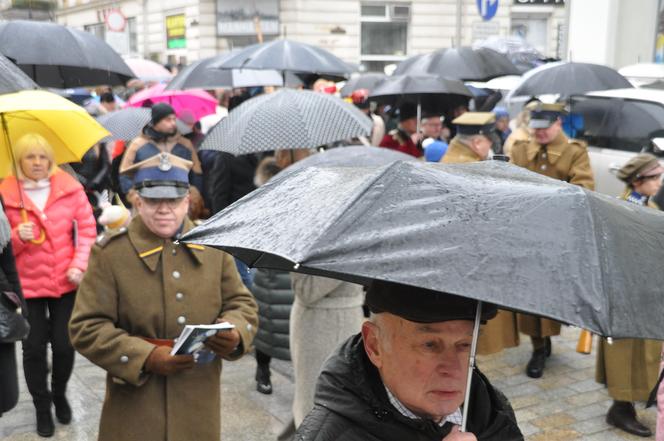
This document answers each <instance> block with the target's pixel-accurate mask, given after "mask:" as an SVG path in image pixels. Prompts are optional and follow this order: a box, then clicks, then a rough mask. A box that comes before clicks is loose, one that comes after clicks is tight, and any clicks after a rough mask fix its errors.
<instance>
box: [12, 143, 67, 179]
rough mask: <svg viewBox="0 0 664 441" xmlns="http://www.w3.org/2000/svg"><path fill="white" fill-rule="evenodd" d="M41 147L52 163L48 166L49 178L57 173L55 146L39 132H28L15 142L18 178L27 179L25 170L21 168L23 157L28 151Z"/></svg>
mask: <svg viewBox="0 0 664 441" xmlns="http://www.w3.org/2000/svg"><path fill="white" fill-rule="evenodd" d="M38 149H41V150H42V151H43V152H44V153H45V154H46V157H47V158H48V160H49V162H50V163H51V165H50V166H49V168H48V176H49V178H50V177H51V176H53V173H55V169H56V168H57V166H58V165H57V164H56V163H55V153H54V152H53V147H51V144H49V142H48V141H47V140H46V138H44V137H43V136H41V135H39V134H37V133H26V134H25V135H23V136H21V137H20V138H19V139H18V141H16V142H15V143H14V152H15V153H16V162H17V164H16V172H17V174H18V176H17V178H19V179H25V175H24V174H23V170H22V169H21V164H20V163H21V159H23V157H24V156H25V155H27V154H28V153H30V152H32V151H34V150H38Z"/></svg>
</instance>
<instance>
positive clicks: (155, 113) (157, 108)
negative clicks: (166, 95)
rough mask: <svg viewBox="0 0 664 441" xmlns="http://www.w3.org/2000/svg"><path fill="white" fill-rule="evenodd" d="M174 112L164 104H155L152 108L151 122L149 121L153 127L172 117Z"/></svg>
mask: <svg viewBox="0 0 664 441" xmlns="http://www.w3.org/2000/svg"><path fill="white" fill-rule="evenodd" d="M174 114H175V110H173V108H172V107H171V106H170V105H169V104H166V103H157V104H155V105H154V106H152V120H151V121H150V122H151V123H152V125H153V126H154V125H155V124H157V123H158V122H159V121H161V120H162V119H164V118H166V117H167V116H169V115H174Z"/></svg>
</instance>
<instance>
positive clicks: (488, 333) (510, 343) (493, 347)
mask: <svg viewBox="0 0 664 441" xmlns="http://www.w3.org/2000/svg"><path fill="white" fill-rule="evenodd" d="M480 160H481V158H480V157H479V156H478V155H477V154H476V153H475V152H473V151H472V150H471V149H469V148H468V147H467V146H466V145H464V144H463V143H462V142H460V141H459V140H458V139H456V138H454V139H452V141H451V142H450V145H449V147H448V149H447V152H446V153H445V155H444V156H443V158H442V159H441V162H443V163H446V164H456V163H465V162H477V161H480ZM516 325H517V323H516V314H515V313H513V312H510V311H503V310H498V315H497V316H496V317H495V318H493V319H492V320H489V321H488V322H487V324H486V325H482V328H481V329H480V338H479V340H478V343H477V344H478V346H477V353H478V354H480V355H488V354H493V353H495V352H500V351H502V350H503V349H506V348H513V347H516V346H519V330H518V328H517V326H516Z"/></svg>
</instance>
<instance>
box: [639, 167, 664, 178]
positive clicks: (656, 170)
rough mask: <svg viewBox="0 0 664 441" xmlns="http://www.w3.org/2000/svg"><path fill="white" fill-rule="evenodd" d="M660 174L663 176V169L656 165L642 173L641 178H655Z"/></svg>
mask: <svg viewBox="0 0 664 441" xmlns="http://www.w3.org/2000/svg"><path fill="white" fill-rule="evenodd" d="M661 174H664V167H662V166H661V165H658V166H656V167H653V168H651V169H650V170H648V171H647V172H645V173H643V174H642V175H641V176H645V177H648V176H657V175H661Z"/></svg>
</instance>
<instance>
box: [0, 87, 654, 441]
mask: <svg viewBox="0 0 664 441" xmlns="http://www.w3.org/2000/svg"><path fill="white" fill-rule="evenodd" d="M224 98H225V99H227V98H228V96H227V95H226V96H225V97H224ZM234 98H235V99H234V100H231V102H230V103H229V102H228V100H226V101H222V102H221V104H225V105H226V106H228V108H229V110H232V107H233V106H235V105H238V104H239V103H240V102H241V101H242V99H246V98H248V97H247V96H246V95H244V96H241V95H238V96H234ZM350 101H351V102H352V103H353V104H354V105H356V106H357V107H358V108H359V109H360V110H362V111H363V112H364V113H365V114H366V115H367V117H368V118H370V119H371V121H372V124H373V131H372V133H371V135H370V136H369V137H367V138H365V139H361V140H360V141H361V142H362V143H364V144H366V145H374V146H380V147H382V148H386V149H392V150H396V151H400V152H403V153H406V154H408V155H411V156H413V157H416V158H419V159H422V160H426V161H429V162H441V163H447V164H450V163H464V162H474V161H483V160H488V159H491V158H494V159H502V160H509V161H510V162H512V163H513V164H515V165H517V166H520V167H524V168H526V169H529V170H531V171H533V172H535V173H539V174H542V175H545V176H549V177H552V178H555V179H559V180H562V181H566V182H569V183H571V184H575V185H579V186H581V187H584V188H587V189H590V190H592V189H593V187H594V180H593V173H592V170H591V167H590V161H589V156H588V152H587V149H586V145H585V144H584V143H583V142H581V141H577V140H574V139H569V138H568V137H567V136H566V135H565V133H564V131H563V129H562V119H563V117H564V112H565V106H564V103H560V102H558V103H543V102H540V101H538V100H532V101H531V102H529V103H528V104H527V106H526V107H525V109H524V112H523V115H520V116H519V119H518V121H513V122H512V127H510V118H509V114H508V113H507V112H506V110H505V109H503V108H500V107H497V108H495V109H494V110H493V111H491V112H475V111H470V110H469V106H468V105H459V106H456V107H453V108H450V109H449V110H448V111H447V112H444V113H443V112H440V114H439V113H437V112H431V111H425V112H423V113H422V115H421V119H420V120H419V121H418V119H417V118H418V111H417V108H416V106H415V105H413V104H411V103H404V104H402V105H400V106H398V108H397V109H390V110H389V111H387V109H385V108H383V107H382V106H379V107H376V106H375V105H372V104H371V103H370V101H369V94H368V92H367V91H366V90H362V89H360V90H357V91H355V92H354V93H353V94H352V95H351V97H350ZM115 109H116V103H115V97H114V94H113V93H112V91H106V92H104V93H103V94H102V95H101V97H100V104H99V107H98V111H99V112H100V113H106V112H112V111H114V110H115ZM425 110H426V109H425ZM190 123H191V126H192V129H193V131H192V134H190V135H188V136H187V137H185V136H183V135H182V134H181V133H179V131H178V129H177V119H176V111H175V109H174V108H173V107H171V106H170V105H168V104H165V103H159V104H154V105H153V106H152V107H151V119H150V121H149V123H148V124H147V125H146V126H145V127H144V128H143V130H142V133H141V134H140V135H139V136H138V137H137V138H136V139H133V140H125V141H126V142H119V143H116V144H115V145H104V144H100V145H96V146H94V147H93V148H91V149H90V151H89V152H88V153H87V154H86V155H85V157H84V158H83V161H82V162H81V163H80V164H74V165H72V166H71V167H68V168H67V169H66V170H65V168H61V167H58V165H57V164H56V160H55V155H54V152H53V148H52V147H51V146H50V145H49V143H48V141H47V140H46V139H44V138H43V137H41V136H39V135H37V134H34V133H28V134H25V135H24V136H23V137H22V138H21V139H20V140H19V141H18V142H16V144H15V145H14V148H15V152H16V161H17V166H16V173H15V174H14V175H12V176H8V177H6V178H5V179H4V180H3V181H2V183H0V195H1V197H2V204H3V209H2V211H0V250H1V253H0V291H1V292H4V291H7V292H12V293H16V294H17V295H18V296H19V298H21V299H24V300H23V304H22V305H21V306H22V309H23V313H24V315H25V317H26V318H27V321H28V323H29V325H30V332H29V334H28V336H27V338H25V339H24V340H23V341H22V354H23V370H24V375H25V380H26V384H27V387H28V391H29V393H30V395H31V396H32V400H33V403H34V407H35V413H36V430H37V433H38V434H39V435H40V436H43V437H50V436H53V435H54V433H55V424H54V419H53V415H52V412H53V408H54V410H55V418H56V419H57V421H59V422H60V423H61V424H69V423H70V422H71V421H72V419H73V416H72V408H71V406H70V404H69V400H68V398H67V382H68V380H69V378H70V376H71V373H72V370H73V368H74V353H75V352H74V351H75V350H76V351H78V352H79V353H81V354H82V355H83V356H85V357H86V358H88V359H90V360H91V361H92V362H93V363H95V364H96V365H98V366H100V367H101V368H103V369H104V370H105V371H106V372H107V382H106V398H105V401H104V406H103V409H102V415H101V421H100V425H99V439H101V440H125V439H126V440H129V439H143V440H153V439H154V440H163V439H198V440H207V439H210V440H213V439H219V434H220V424H221V423H220V396H219V394H215V393H210V391H211V390H219V388H220V374H221V360H222V359H225V360H228V361H233V360H236V359H238V358H240V357H242V356H243V355H244V354H246V353H248V352H251V351H253V353H254V355H255V357H256V372H255V380H256V389H257V390H258V392H260V393H263V394H270V393H272V391H273V386H272V383H271V379H270V377H271V372H270V360H271V359H272V358H279V359H286V360H292V362H293V366H294V377H295V396H294V402H293V407H292V421H291V422H290V424H288V425H287V427H285V428H284V430H283V432H282V433H281V434H280V435H279V439H297V440H315V439H323V438H325V439H339V440H365V439H384V440H388V439H431V440H441V439H442V440H445V441H464V440H475V439H481V440H519V439H523V435H522V434H521V432H520V430H519V428H518V424H517V421H516V418H515V416H514V412H513V410H512V408H511V406H510V404H509V402H508V400H507V399H506V398H505V397H504V396H503V395H502V394H501V393H500V392H499V391H498V390H497V389H495V388H494V387H493V386H492V385H491V383H490V381H489V380H488V379H487V378H486V377H485V376H484V375H483V374H482V373H481V372H480V371H479V370H478V369H476V370H475V371H474V373H473V374H472V384H473V389H472V390H473V392H472V393H473V397H474V398H475V399H474V400H473V401H472V404H469V406H470V407H471V412H470V414H469V415H470V417H469V420H468V432H460V431H459V428H458V426H460V424H461V413H462V408H463V406H464V403H466V402H467V401H466V398H467V397H465V384H466V379H467V369H468V354H469V351H470V335H472V324H473V319H474V317H475V312H474V311H475V306H476V303H475V302H474V301H471V300H459V298H456V297H453V296H449V295H446V294H444V293H434V292H428V291H427V290H423V289H416V288H412V287H406V286H401V285H396V284H391V283H383V282H375V283H374V284H373V285H372V286H371V287H369V288H368V290H366V292H365V289H363V287H362V286H360V285H354V284H351V283H348V282H341V281H338V280H334V279H328V278H323V277H318V276H311V275H303V274H296V273H291V274H289V273H281V272H278V271H274V270H265V269H259V270H255V269H250V268H248V267H247V266H246V265H245V264H244V263H243V262H241V261H239V260H235V259H233V258H232V257H231V256H230V255H228V254H225V253H222V252H220V251H217V250H214V249H212V248H209V247H204V246H200V245H194V244H188V243H180V242H178V241H177V239H178V238H179V237H180V236H181V235H182V234H184V233H186V232H187V231H189V230H190V229H191V228H193V226H194V225H195V222H197V221H200V220H201V219H205V218H206V217H208V216H211V215H214V214H215V213H217V212H219V211H221V210H223V209H224V208H226V207H227V206H228V205H230V204H232V203H233V202H235V201H237V200H238V199H240V198H242V197H243V196H245V195H247V194H249V193H250V192H252V191H253V190H255V189H256V188H258V187H260V186H261V185H264V184H265V183H266V182H267V181H268V180H269V179H270V178H272V177H274V176H275V175H277V174H279V173H281V172H282V170H284V169H286V168H287V167H288V166H289V165H291V164H293V163H294V162H297V161H298V160H301V159H304V158H306V157H307V156H309V155H311V154H315V151H312V150H306V149H302V150H295V151H287V150H278V149H277V150H275V151H272V152H268V153H266V154H247V155H241V156H233V155H231V154H228V153H224V152H217V151H212V150H199V149H198V147H199V145H200V143H201V140H202V137H203V133H202V129H201V125H200V123H199V122H197V121H190ZM515 123H516V124H515ZM418 128H419V132H418ZM275 147H276V146H275ZM662 172H664V169H663V168H662V167H661V166H660V165H659V162H658V161H657V158H656V157H654V156H652V155H649V154H639V155H636V156H635V157H634V158H633V159H631V160H630V161H629V162H627V164H625V165H624V166H623V167H622V168H621V169H620V171H619V172H618V174H617V178H619V179H621V180H622V181H623V182H624V183H625V185H626V190H625V194H624V196H623V199H625V200H626V201H628V202H631V203H635V204H638V205H642V206H649V207H653V208H658V207H656V206H655V205H654V203H653V202H652V199H651V198H652V197H653V196H654V195H655V194H656V193H657V192H658V190H659V187H660V185H661V176H662ZM104 191H106V192H110V193H112V194H117V195H118V198H117V199H116V201H117V200H118V199H119V200H121V201H123V202H120V203H119V204H116V205H112V204H110V203H108V202H106V203H105V204H104V203H103V201H100V199H99V195H100V194H102V193H103V192H104ZM125 207H126V208H125ZM113 210H115V211H113ZM111 213H113V214H112V215H111ZM130 213H131V215H130ZM405 299H408V300H407V301H406V300H405ZM441 305H444V307H441ZM483 311H484V315H483V317H482V319H483V323H484V324H483V326H484V330H483V332H482V334H481V337H480V341H479V349H478V352H479V353H480V354H491V353H496V352H499V351H502V350H504V349H506V348H510V347H515V346H517V345H519V343H520V340H519V334H525V335H527V336H529V337H530V340H531V343H532V348H533V351H532V356H531V359H530V361H529V362H528V364H527V366H525V373H526V374H527V375H528V376H529V377H532V378H540V377H542V376H543V374H544V372H545V369H546V361H547V359H548V358H549V357H551V356H553V355H554V354H555V352H554V347H553V342H554V341H555V339H552V337H555V336H557V335H559V334H560V329H561V324H560V323H557V322H555V321H552V320H549V319H545V318H542V317H535V316H531V315H526V314H516V313H514V312H512V311H507V310H500V309H497V308H496V307H493V306H491V305H488V306H487V307H485V308H484V310H483ZM217 322H228V323H230V324H231V325H232V329H231V330H226V331H219V332H218V333H217V334H215V335H214V336H213V337H210V338H208V340H206V347H207V349H208V351H210V352H212V353H213V354H215V355H216V357H215V358H214V361H212V362H210V363H200V362H199V360H197V359H195V358H194V356H193V355H171V349H172V346H173V341H174V339H175V338H176V337H177V336H178V335H179V334H180V332H181V331H182V329H183V327H184V326H185V325H187V324H212V323H217ZM49 347H50V350H51V352H52V357H51V358H52V366H51V368H50V369H49V365H48V359H49V357H48V354H47V351H48V348H49ZM14 351H15V346H14V343H0V363H2V365H1V366H0V369H1V370H2V373H3V374H2V376H1V378H0V405H1V407H0V413H1V412H7V411H9V410H10V409H11V408H12V407H13V406H14V405H15V404H16V401H17V399H18V393H17V386H16V384H17V382H16V377H17V372H16V371H17V368H16V361H15V359H14ZM660 352H661V344H660V343H658V342H655V341H649V340H635V339H624V340H619V341H614V342H612V344H609V342H607V341H602V343H601V345H600V349H599V352H598V358H597V381H599V382H602V383H604V384H606V386H607V388H608V391H609V395H610V396H611V398H612V399H613V400H614V402H613V405H612V406H611V408H610V409H609V411H608V414H607V421H608V422H609V423H610V424H612V425H614V426H616V427H618V428H620V429H622V430H624V431H626V432H629V433H632V434H635V435H638V436H644V437H647V436H651V435H652V433H651V431H650V429H649V428H648V427H646V426H645V425H643V424H642V423H641V422H640V421H638V419H637V417H636V413H635V410H634V402H635V401H645V400H646V399H647V398H648V397H649V395H650V394H651V392H652V391H653V389H654V388H656V387H657V385H658V380H657V379H658V377H659V372H660ZM326 360H327V361H326ZM49 371H50V372H49ZM49 378H50V382H49ZM662 395H664V392H662ZM660 396H661V395H660ZM156 403H159V405H155V404H156ZM662 405H664V403H662ZM201 420H204V421H205V422H206V423H205V424H195V422H196V421H201ZM657 429H658V434H659V433H660V430H664V427H660V426H659V424H658V428H657ZM658 436H659V435H658ZM661 436H662V437H664V433H662V435H661ZM663 439H664V438H663Z"/></svg>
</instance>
